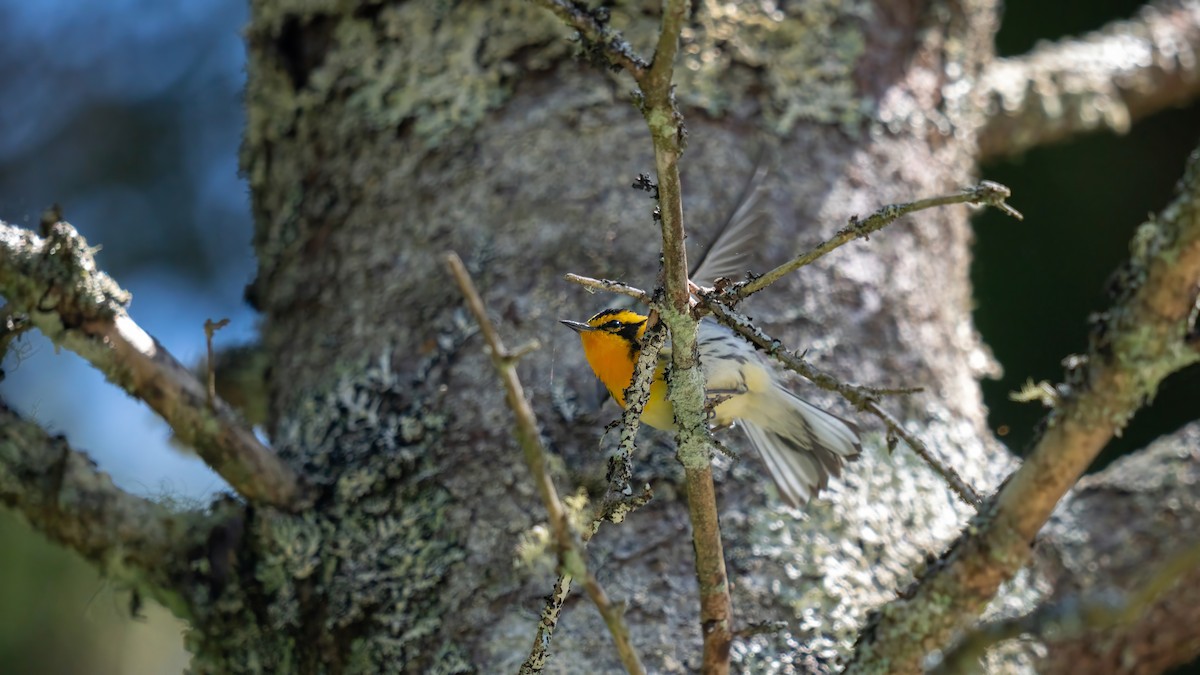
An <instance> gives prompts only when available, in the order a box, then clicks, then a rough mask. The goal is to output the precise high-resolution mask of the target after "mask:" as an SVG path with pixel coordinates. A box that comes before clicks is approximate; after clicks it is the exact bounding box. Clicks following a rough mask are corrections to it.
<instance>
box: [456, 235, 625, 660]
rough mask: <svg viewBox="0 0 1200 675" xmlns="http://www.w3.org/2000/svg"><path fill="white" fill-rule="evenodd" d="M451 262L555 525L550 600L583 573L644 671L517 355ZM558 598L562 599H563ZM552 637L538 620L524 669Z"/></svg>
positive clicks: (612, 628) (619, 644)
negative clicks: (592, 563) (564, 494)
mask: <svg viewBox="0 0 1200 675" xmlns="http://www.w3.org/2000/svg"><path fill="white" fill-rule="evenodd" d="M446 266H447V267H448V268H449V269H450V273H451V274H452V275H453V276H454V280H455V281H456V282H457V283H458V287H459V289H460V290H461V291H462V294H463V297H464V298H466V301H467V307H468V308H470V310H471V313H472V314H474V315H475V321H476V322H477V323H478V324H479V329H480V331H481V332H482V333H483V337H484V339H485V340H486V341H487V343H488V349H489V351H490V352H491V356H492V365H493V366H495V368H496V374H497V375H499V376H500V380H501V382H503V384H504V393H505V397H506V398H507V400H508V406H509V408H511V409H512V411H513V416H514V417H515V418H516V423H517V440H518V441H519V442H520V444H521V448H522V450H524V453H525V463H526V464H528V465H529V472H530V473H531V474H533V481H534V483H535V484H536V485H537V489H538V494H540V495H541V497H542V503H544V504H545V506H546V511H547V513H548V514H549V516H550V527H551V529H552V530H553V531H554V538H555V541H557V542H558V561H559V566H560V567H561V568H562V570H563V578H562V579H560V580H559V583H557V584H556V585H555V592H554V594H553V595H552V596H551V601H552V602H553V601H554V600H555V598H558V597H562V598H564V599H565V597H566V594H567V593H568V592H569V591H570V584H571V579H572V578H579V579H583V585H584V588H585V589H587V594H588V597H590V598H591V599H592V602H593V603H594V604H595V605H596V609H598V610H600V615H601V616H603V617H604V623H605V624H606V625H607V626H608V630H609V632H610V633H612V637H613V643H614V644H615V645H616V648H617V654H618V655H619V656H620V657H621V663H622V664H624V666H625V669H626V670H627V671H628V672H630V673H645V672H646V670H645V668H643V667H642V664H641V661H640V660H639V659H638V656H637V652H636V651H635V650H634V648H633V643H632V642H630V639H629V626H628V625H627V624H626V623H625V616H624V608H623V607H622V606H619V605H616V604H613V603H612V602H611V601H610V600H609V598H608V594H607V593H606V592H605V591H604V587H602V586H601V585H600V582H598V581H596V577H595V576H594V575H593V574H592V573H591V572H590V571H589V570H588V568H587V561H586V558H585V557H584V554H583V545H582V544H581V543H580V542H579V541H578V539H577V537H576V534H575V532H573V531H572V529H571V524H570V521H569V519H568V516H567V510H566V508H564V507H563V504H562V501H561V500H559V498H558V490H557V489H556V488H555V487H554V479H553V478H551V477H550V472H549V470H548V469H547V468H546V451H545V449H544V448H543V447H542V438H541V433H540V432H539V431H538V425H537V417H536V416H535V415H534V412H533V408H532V407H530V405H529V401H528V400H527V399H526V398H525V390H524V388H523V387H522V386H521V380H520V378H519V377H518V376H517V364H516V359H515V358H513V356H512V354H511V353H510V352H509V351H508V350H507V349H505V347H504V343H503V342H502V341H501V340H500V335H499V334H498V333H497V332H496V327H495V326H493V325H492V322H491V320H490V319H488V316H487V310H486V309H485V308H484V305H483V299H482V298H480V297H479V292H478V291H477V290H475V284H474V283H472V282H471V277H470V275H469V274H467V269H466V267H464V266H463V264H462V260H460V259H459V258H458V256H457V255H455V254H453V253H450V254H447V255H446ZM557 604H558V605H561V602H559V603H557ZM555 617H557V612H556V613H555ZM555 620H557V619H555ZM549 639H550V636H549V633H546V632H543V631H542V630H541V625H539V631H538V636H537V638H536V639H535V640H534V647H533V652H532V653H531V654H530V657H529V659H528V660H527V661H526V664H525V665H524V666H522V670H523V671H525V672H537V670H536V669H535V668H534V667H533V666H534V665H536V664H537V663H539V662H544V658H543V657H542V654H544V653H545V650H546V648H547V647H548V645H549ZM526 669H528V670H526Z"/></svg>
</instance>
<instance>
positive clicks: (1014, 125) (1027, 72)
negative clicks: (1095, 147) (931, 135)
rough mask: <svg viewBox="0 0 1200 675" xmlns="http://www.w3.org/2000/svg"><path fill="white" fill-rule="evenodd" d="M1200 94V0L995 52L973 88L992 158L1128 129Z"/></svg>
mask: <svg viewBox="0 0 1200 675" xmlns="http://www.w3.org/2000/svg"><path fill="white" fill-rule="evenodd" d="M1197 95H1200V3H1197V2H1196V1H1195V0H1166V1H1161V2H1156V3H1153V4H1150V5H1148V6H1146V7H1143V8H1142V9H1141V10H1139V12H1138V14H1137V16H1136V17H1134V18H1133V19H1132V20H1129V21H1118V22H1115V23H1112V24H1110V25H1108V26H1106V27H1104V28H1102V29H1101V30H1099V31H1097V32H1095V33H1090V34H1088V35H1085V36H1083V37H1081V38H1077V39H1068V40H1062V41H1059V42H1054V43H1049V44H1046V45H1044V46H1040V47H1038V48H1037V49H1034V50H1033V51H1032V52H1030V53H1029V54H1025V55H1023V56H1020V57H1017V58H1011V59H998V60H996V61H995V62H993V63H992V64H991V65H990V66H988V68H987V69H986V70H985V71H984V72H983V75H982V77H981V78H980V81H979V87H978V88H977V93H976V96H977V97H978V98H979V100H980V107H981V108H982V109H983V110H984V111H985V114H986V115H987V118H986V121H985V123H984V126H983V128H982V129H981V130H980V132H979V156H980V158H981V159H992V158H997V157H1006V156H1014V155H1020V154H1021V153H1023V152H1025V151H1026V150H1028V149H1030V148H1032V147H1036V146H1039V145H1045V144H1047V143H1052V142H1054V141H1058V140H1061V139H1065V138H1068V137H1070V136H1074V135H1077V134H1081V133H1085V132H1089V131H1096V130H1101V129H1108V130H1111V131H1115V132H1116V133H1119V134H1123V133H1125V132H1127V131H1129V127H1130V125H1132V124H1133V123H1134V122H1136V121H1137V120H1139V119H1141V118H1143V117H1146V116H1148V115H1151V114H1153V113H1156V112H1158V111H1160V110H1165V109H1167V108H1170V107H1172V106H1177V105H1183V104H1185V103H1187V102H1188V101H1191V100H1193V99H1194V98H1195V97H1196V96H1197Z"/></svg>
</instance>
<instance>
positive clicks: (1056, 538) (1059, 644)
mask: <svg viewBox="0 0 1200 675" xmlns="http://www.w3.org/2000/svg"><path fill="white" fill-rule="evenodd" d="M1197 448H1200V422H1193V423H1191V424H1189V425H1187V426H1185V427H1183V428H1182V429H1180V430H1179V431H1177V432H1175V433H1174V434H1171V435H1169V436H1164V437H1162V438H1160V439H1158V440H1156V441H1155V442H1154V443H1152V444H1151V445H1150V446H1149V447H1147V448H1146V449H1144V450H1141V451H1138V452H1136V453H1133V454H1131V455H1126V456H1125V457H1122V458H1120V459H1118V460H1117V461H1115V462H1113V463H1112V464H1110V465H1109V466H1108V467H1106V468H1105V469H1104V470H1103V471H1100V472H1099V473H1095V474H1091V475H1088V476H1085V477H1084V478H1083V479H1082V480H1081V481H1080V482H1079V484H1078V485H1077V486H1075V488H1074V489H1073V490H1072V492H1071V496H1070V498H1069V499H1068V500H1066V502H1065V503H1064V504H1063V505H1062V506H1061V507H1060V508H1058V509H1056V510H1055V512H1054V517H1053V519H1052V520H1051V522H1050V524H1049V525H1048V526H1047V528H1046V530H1045V531H1044V532H1043V533H1042V534H1041V535H1039V538H1040V539H1041V540H1042V543H1041V544H1039V551H1038V553H1039V555H1038V558H1039V560H1041V561H1042V564H1040V565H1038V568H1039V569H1041V570H1042V571H1043V577H1044V578H1045V581H1047V582H1048V585H1049V586H1050V588H1051V589H1052V590H1051V592H1050V594H1049V597H1048V598H1047V600H1046V602H1047V603H1049V604H1056V603H1060V602H1063V601H1065V600H1067V599H1068V598H1070V597H1072V596H1076V597H1078V596H1083V597H1089V596H1093V595H1095V594H1098V593H1105V592H1108V593H1112V592H1113V591H1114V590H1119V591H1120V592H1121V593H1122V594H1123V595H1125V596H1127V597H1129V596H1132V595H1134V594H1136V592H1137V589H1144V588H1146V583H1147V573H1148V572H1151V571H1153V570H1156V569H1159V565H1160V564H1161V563H1162V562H1163V561H1170V560H1177V559H1179V557H1180V556H1186V555H1187V551H1188V550H1189V549H1193V548H1195V547H1197V546H1200V490H1197V489H1196V486H1197V485H1200V452H1197ZM1198 622H1200V567H1197V566H1195V565H1193V566H1192V568H1191V569H1190V570H1188V571H1187V572H1186V573H1185V574H1183V575H1182V577H1181V578H1180V580H1179V582H1178V583H1177V584H1175V585H1174V586H1173V587H1172V588H1171V592H1169V593H1166V594H1160V595H1159V596H1158V597H1157V599H1156V600H1154V601H1153V602H1151V603H1150V604H1149V605H1147V606H1146V607H1144V608H1143V609H1142V610H1141V611H1139V612H1137V616H1136V617H1134V619H1133V620H1132V621H1129V622H1123V623H1121V624H1119V625H1116V626H1112V627H1108V628H1090V627H1089V628H1087V629H1086V630H1084V631H1082V632H1080V633H1078V634H1074V635H1072V634H1069V633H1051V634H1042V635H1037V636H1035V639H1038V640H1040V641H1041V642H1042V643H1043V644H1044V645H1045V649H1044V650H1040V653H1039V654H1038V657H1037V663H1036V668H1037V672H1039V673H1046V674H1047V675H1053V674H1054V673H1064V674H1065V673H1101V672H1103V673H1121V672H1126V673H1135V672H1137V673H1157V672H1163V671H1165V670H1167V669H1169V668H1171V667H1174V666H1179V665H1182V664H1185V663H1188V662H1190V661H1192V660H1194V659H1195V658H1196V657H1197V655H1198V654H1200V642H1197V640H1196V631H1195V626H1196V625H1197V623H1198Z"/></svg>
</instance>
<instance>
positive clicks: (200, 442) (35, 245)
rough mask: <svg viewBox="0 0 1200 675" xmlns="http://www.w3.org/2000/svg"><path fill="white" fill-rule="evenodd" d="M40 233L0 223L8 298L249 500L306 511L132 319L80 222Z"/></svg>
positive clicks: (219, 407) (254, 445)
mask: <svg viewBox="0 0 1200 675" xmlns="http://www.w3.org/2000/svg"><path fill="white" fill-rule="evenodd" d="M43 233H44V234H43V236H41V237H39V236H38V235H36V234H34V233H33V232H30V231H28V230H24V229H21V228H17V227H13V226H11V225H8V224H6V223H3V222H0V294H3V295H4V297H5V298H6V299H7V300H8V303H9V305H10V306H11V307H12V308H13V309H14V310H15V311H18V312H20V313H22V314H25V315H28V316H29V318H30V322H31V323H32V325H33V326H35V327H36V328H38V330H40V331H41V332H42V333H43V334H45V335H46V337H48V338H50V340H51V341H52V342H54V343H55V344H56V345H59V346H62V347H66V348H67V349H70V350H71V351H73V352H75V353H76V354H79V355H80V356H82V357H83V358H84V359H86V360H88V361H89V362H91V364H92V365H93V366H95V367H96V368H97V369H98V370H100V371H101V372H102V373H104V375H105V376H106V377H107V378H108V379H109V381H110V382H113V383H114V384H116V385H118V386H120V387H121V388H122V389H124V390H125V391H127V392H128V393H129V394H130V395H132V396H134V397H136V398H139V399H142V400H143V401H145V402H146V403H147V404H148V405H149V406H150V407H151V408H152V409H153V410H154V411H155V412H157V413H158V414H159V415H161V416H162V418H163V419H165V420H166V421H167V424H169V425H171V428H172V430H174V432H175V434H176V436H177V437H178V438H179V440H180V441H182V442H183V443H186V444H188V445H190V446H192V447H194V448H195V449H196V451H197V453H199V455H200V456H201V457H202V458H204V461H205V462H207V463H208V465H209V466H211V467H212V468H213V470H214V471H216V472H217V473H218V474H220V475H221V477H222V478H224V479H225V480H226V481H228V482H229V484H230V485H231V486H232V487H233V489H234V490H236V491H237V492H238V493H239V494H241V495H242V496H244V497H245V498H246V499H249V500H250V501H253V502H259V503H265V504H271V505H273V506H278V507H281V508H285V509H298V508H301V507H302V506H303V505H304V504H305V502H306V499H307V496H306V490H305V488H304V486H303V484H302V482H301V479H300V477H299V476H298V475H297V474H296V473H295V472H294V471H293V470H292V469H291V467H289V466H288V465H287V464H285V463H284V462H283V461H282V460H281V459H280V458H279V457H278V456H277V455H275V453H274V452H272V451H271V450H270V449H268V448H267V447H265V446H263V445H262V444H261V443H259V441H258V439H257V438H255V436H254V432H252V431H251V430H250V429H248V428H247V427H246V426H245V425H243V424H242V423H241V421H240V420H239V419H238V418H237V415H236V414H235V413H234V412H233V411H232V410H230V409H229V407H228V406H227V405H225V403H224V402H222V401H220V400H214V401H213V402H212V405H211V406H210V405H209V404H208V402H207V392H206V390H205V387H204V385H202V384H200V382H198V381H197V380H196V378H195V377H194V376H193V375H192V374H191V372H189V371H188V370H187V368H184V367H183V365H181V364H180V363H179V362H178V361H176V360H175V358H174V357H173V356H171V354H170V353H168V352H167V351H166V349H164V348H163V346H162V345H161V344H159V343H158V341H156V340H155V339H154V338H152V337H150V336H149V335H147V334H146V332H145V331H143V330H142V329H141V328H140V327H139V326H138V325H137V324H136V323H134V321H133V319H131V318H130V317H129V314H128V313H127V312H126V306H127V305H128V304H129V299H130V298H129V294H128V293H127V292H126V291H124V290H122V289H121V288H120V287H119V286H118V285H117V284H116V282H114V281H113V280H112V279H111V278H110V277H109V276H108V275H107V274H104V273H103V272H101V271H99V270H98V269H96V262H95V259H94V258H93V255H92V254H93V249H91V248H89V247H88V245H87V242H86V241H84V239H83V237H82V236H80V235H79V233H78V232H76V231H75V228H73V227H71V226H70V225H69V224H68V223H66V222H63V221H59V220H57V218H56V217H55V218H50V219H49V220H46V221H44V222H43Z"/></svg>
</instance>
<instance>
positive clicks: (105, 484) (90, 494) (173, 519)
mask: <svg viewBox="0 0 1200 675" xmlns="http://www.w3.org/2000/svg"><path fill="white" fill-rule="evenodd" d="M0 504H3V505H4V506H7V507H10V508H12V509H14V510H15V511H16V512H17V513H19V514H21V515H22V516H24V517H25V519H26V520H28V521H29V523H30V525H32V526H33V527H34V529H36V530H38V531H39V532H41V533H42V534H44V535H45V536H46V537H48V538H49V539H50V540H52V541H54V542H56V543H58V544H61V545H63V546H65V547H67V548H69V549H71V550H73V551H76V552H77V553H79V554H80V555H82V556H83V557H84V558H86V559H87V560H89V561H91V562H92V563H94V564H95V565H96V566H97V567H98V568H99V569H100V571H101V572H102V573H104V574H105V575H106V576H108V577H109V578H112V579H114V580H115V581H117V582H119V583H122V584H128V585H130V586H131V587H133V588H135V589H137V590H139V591H142V592H147V593H149V594H150V595H151V596H152V597H154V598H155V599H157V600H159V601H160V602H161V603H162V604H163V605H164V606H166V607H167V608H168V609H170V610H171V611H172V612H174V613H175V614H176V615H177V616H180V617H183V618H187V617H188V616H189V612H188V609H187V607H186V606H185V603H183V602H182V601H181V600H180V599H179V597H178V596H176V595H174V594H173V593H172V591H171V590H170V589H172V588H173V587H174V586H175V583H174V581H175V577H176V576H177V575H180V574H185V573H187V571H188V567H189V564H188V562H187V561H186V560H185V559H184V555H183V552H184V551H185V550H186V549H187V548H188V547H190V546H191V542H190V541H189V539H188V536H187V533H188V531H189V529H193V528H194V526H195V525H196V524H197V521H198V519H199V518H201V517H202V516H199V515H198V514H196V513H186V512H174V511H172V510H170V509H169V508H167V507H165V506H162V505H159V504H155V503H154V502H151V501H149V500H146V499H142V498H140V497H135V496H133V495H130V494H129V493H127V492H125V491H123V490H121V489H119V488H118V487H116V486H115V485H113V483H112V479H110V478H109V477H108V475H107V474H104V473H102V472H100V471H99V470H97V469H96V465H95V464H93V463H92V461H91V460H90V459H88V457H87V456H86V455H84V454H83V453H80V452H77V451H75V450H73V449H71V447H70V446H69V445H68V444H67V441H66V439H65V438H64V437H62V436H51V435H49V434H47V433H46V432H45V431H44V430H43V429H42V428H41V427H40V426H38V425H37V424H35V423H32V422H27V421H25V420H23V419H21V417H20V416H19V415H17V413H15V412H14V411H12V410H10V409H9V408H7V407H6V406H5V405H4V403H3V402H0Z"/></svg>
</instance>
